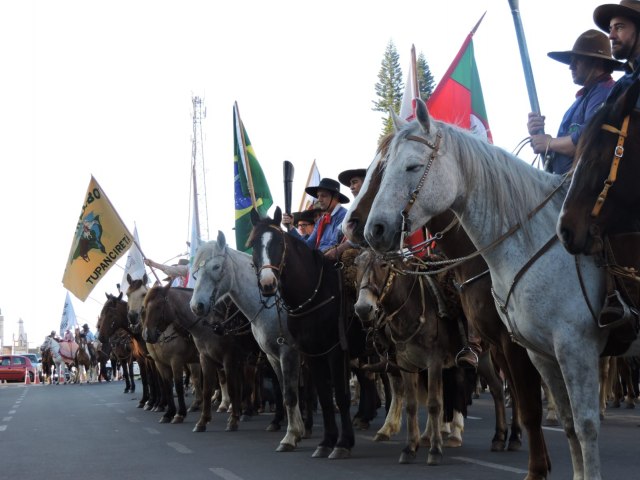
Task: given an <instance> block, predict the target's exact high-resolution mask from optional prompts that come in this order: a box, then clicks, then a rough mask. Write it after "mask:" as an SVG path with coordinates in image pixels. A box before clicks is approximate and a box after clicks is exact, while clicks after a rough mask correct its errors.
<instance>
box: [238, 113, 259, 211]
mask: <svg viewBox="0 0 640 480" xmlns="http://www.w3.org/2000/svg"><path fill="white" fill-rule="evenodd" d="M234 104H235V108H236V115H238V125H239V127H240V143H242V156H243V159H242V160H243V163H244V171H245V173H246V174H247V186H248V187H249V194H250V195H251V204H252V205H253V208H254V209H255V210H256V211H258V202H257V201H256V193H255V192H254V190H253V178H252V176H251V168H249V156H248V155H247V145H246V143H245V139H244V125H243V124H242V119H241V118H240V109H239V108H238V102H234Z"/></svg>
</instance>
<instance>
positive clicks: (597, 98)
mask: <svg viewBox="0 0 640 480" xmlns="http://www.w3.org/2000/svg"><path fill="white" fill-rule="evenodd" d="M638 3H640V2H638ZM547 55H548V56H549V57H550V58H552V59H554V60H557V61H558V62H560V63H564V64H567V65H569V70H571V76H572V77H573V83H575V84H576V85H580V86H582V88H581V89H580V90H578V93H576V99H575V101H574V102H573V104H572V105H571V106H570V107H569V109H568V110H567V111H566V113H565V114H564V118H563V119H562V123H561V124H560V128H559V129H558V134H557V136H556V137H555V138H554V137H553V136H551V135H549V134H545V133H540V132H544V120H545V117H544V116H542V115H540V114H539V113H536V112H530V113H529V118H528V121H527V129H528V130H529V135H531V148H532V149H533V152H534V153H537V154H541V155H545V156H547V160H546V164H545V169H546V170H547V171H549V172H552V173H555V174H558V175H563V174H565V173H567V172H568V171H569V170H570V169H571V166H572V165H573V157H574V155H575V153H576V145H577V144H578V139H579V138H580V135H581V134H582V130H583V128H584V126H585V125H586V124H587V122H588V121H589V119H590V118H591V117H592V116H593V114H594V113H595V112H596V111H597V110H598V109H599V108H600V107H601V106H602V105H603V104H604V102H605V100H606V98H607V95H608V94H609V91H610V90H611V89H612V88H613V85H614V84H615V82H614V80H613V78H611V72H613V70H619V69H621V68H622V64H621V63H620V62H618V61H617V60H614V59H613V58H611V45H610V44H609V40H608V39H607V36H606V35H605V34H603V33H602V32H598V31H597V30H587V31H586V32H584V33H582V34H581V35H580V36H579V37H578V39H577V40H576V42H575V43H574V45H573V49H571V50H569V51H565V52H549V53H548V54H547Z"/></svg>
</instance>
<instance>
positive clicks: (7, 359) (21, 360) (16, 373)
mask: <svg viewBox="0 0 640 480" xmlns="http://www.w3.org/2000/svg"><path fill="white" fill-rule="evenodd" d="M25 371H27V372H29V378H30V380H31V381H32V382H33V381H34V380H35V378H36V369H35V367H34V366H33V364H32V363H31V360H29V359H28V358H27V357H23V356H22V355H2V361H0V380H6V381H7V382H24V376H25Z"/></svg>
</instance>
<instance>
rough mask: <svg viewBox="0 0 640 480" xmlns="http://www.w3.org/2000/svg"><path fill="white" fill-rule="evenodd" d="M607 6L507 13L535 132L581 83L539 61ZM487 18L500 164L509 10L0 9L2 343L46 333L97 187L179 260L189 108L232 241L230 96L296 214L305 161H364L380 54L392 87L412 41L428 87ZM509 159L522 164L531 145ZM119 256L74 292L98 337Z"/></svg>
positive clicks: (279, 3)
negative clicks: (519, 32) (195, 114)
mask: <svg viewBox="0 0 640 480" xmlns="http://www.w3.org/2000/svg"><path fill="white" fill-rule="evenodd" d="M601 3H605V2H601V1H592V0H563V1H557V0H556V1H551V0H520V1H519V6H520V13H521V19H522V24H523V26H524V32H525V36H526V41H527V45H528V50H529V57H530V59H531V66H532V71H533V74H534V79H535V84H536V90H537V94H538V99H539V104H540V110H541V112H542V114H544V115H546V117H547V132H549V133H553V134H555V132H556V131H557V128H558V125H559V124H560V121H561V118H562V115H563V114H564V112H565V110H566V109H567V108H568V107H569V105H570V104H571V103H572V102H573V98H574V94H575V92H576V91H577V89H578V87H577V86H576V85H574V84H573V83H572V80H571V74H570V72H569V69H568V66H566V65H563V64H561V63H558V62H556V61H554V60H551V59H550V58H548V57H547V52H549V51H559V50H560V51H564V50H570V49H571V48H572V46H573V43H574V41H575V39H576V38H577V36H578V35H579V34H580V33H582V32H584V31H585V30H588V29H590V28H595V25H594V23H593V10H594V8H595V7H596V6H598V5H600V4H601ZM612 3H617V2H612ZM485 12H486V16H485V18H484V20H483V22H482V24H481V25H480V27H479V28H478V30H477V32H476V34H475V36H474V48H475V57H476V63H477V66H478V70H479V74H480V79H481V82H482V88H483V93H484V100H485V106H486V110H487V115H488V118H489V124H490V126H491V130H492V133H493V139H494V143H495V144H496V145H499V146H501V147H503V148H504V149H506V150H509V151H513V150H514V149H515V148H516V146H517V145H518V144H519V143H520V142H521V141H522V140H523V139H524V138H526V136H527V130H526V121H527V113H528V112H529V111H530V107H529V99H528V96H527V88H526V84H525V80H524V74H523V69H522V64H521V59H520V54H519V50H518V44H517V39H516V34H515V28H514V22H513V17H512V14H511V9H510V6H509V2H508V0H458V1H456V2H452V1H449V0H438V1H434V0H427V1H425V0H422V1H413V0H394V1H379V0H363V1H358V0H353V1H348V2H347V1H344V0H340V1H338V0H325V1H323V2H304V1H289V0H272V1H270V2H264V1H259V0H245V1H242V2H218V1H204V0H200V1H198V0H180V1H162V0H155V1H148V0H137V1H136V0H128V1H122V0H115V1H110V2H96V1H87V0H80V1H65V0H58V1H55V2H52V1H50V0H21V1H18V0H13V1H6V2H1V3H0V44H1V45H2V46H3V47H2V49H1V50H0V61H1V63H0V65H1V66H2V70H3V72H2V76H1V77H2V80H0V229H1V230H0V268H1V269H2V270H1V272H2V273H1V274H0V311H1V313H2V315H3V316H4V336H5V338H4V344H5V345H7V344H10V343H11V340H12V336H17V334H18V321H19V320H20V319H22V320H23V321H24V328H25V332H26V334H27V338H28V340H29V346H30V347H32V348H33V347H37V346H39V345H40V344H41V343H42V341H43V339H44V336H45V335H47V334H48V333H49V332H50V331H51V330H58V327H59V325H60V319H61V315H62V309H63V306H64V300H65V296H66V290H65V289H64V288H63V286H62V275H63V272H64V269H65V264H66V262H67V258H68V256H69V251H70V248H71V243H72V239H73V233H74V229H75V225H76V221H77V219H78V216H79V214H80V210H81V207H82V201H83V199H84V195H85V193H86V190H87V187H88V185H89V181H90V179H91V175H93V176H94V177H95V178H96V180H97V181H98V182H99V183H100V185H101V187H102V189H103V190H104V192H105V193H106V194H107V196H108V197H109V199H110V200H111V202H112V203H113V205H114V207H115V208H116V210H117V211H118V213H119V214H120V216H121V217H122V219H123V220H124V222H125V223H126V224H127V226H128V228H129V230H130V231H132V232H133V229H134V227H136V228H137V231H138V236H139V239H140V246H141V248H142V251H143V253H144V255H145V256H147V257H149V258H151V259H153V260H155V261H158V262H165V261H167V262H168V263H170V264H171V263H175V260H174V259H175V257H176V256H178V255H180V254H184V253H186V252H187V245H186V241H187V240H188V239H189V204H190V197H189V196H190V183H189V182H190V164H191V148H192V128H193V125H192V97H193V96H198V97H201V98H202V99H203V102H204V105H205V107H206V117H205V118H204V120H203V122H202V133H203V138H204V142H203V152H204V163H205V178H206V185H207V205H208V211H209V215H208V219H207V220H208V237H207V238H205V240H213V239H215V237H216V236H217V232H218V230H220V231H222V232H223V233H224V234H225V236H226V237H227V239H228V241H229V242H230V244H231V245H232V246H234V245H235V237H234V234H233V224H234V208H233V205H234V198H233V104H234V102H236V101H237V102H238V107H239V110H240V114H241V117H242V121H243V122H244V125H245V128H246V130H247V133H248V135H249V137H250V139H251V142H252V144H253V147H254V149H255V152H256V156H257V158H258V161H259V162H260V164H261V166H262V168H263V169H264V171H265V173H266V176H267V180H268V182H269V185H270V187H271V191H272V194H273V196H274V208H275V205H280V206H283V186H282V185H283V182H282V163H283V161H284V160H289V161H291V162H292V163H293V165H294V167H295V177H294V182H293V206H294V208H295V207H297V205H298V204H299V202H300V198H301V196H302V190H303V188H304V186H305V182H306V179H307V175H308V173H309V169H310V166H311V163H312V162H313V160H314V159H315V160H316V162H317V165H318V168H319V171H320V174H321V176H323V177H332V178H337V176H338V173H339V172H341V171H342V170H346V169H351V168H365V167H367V166H368V165H369V163H370V162H371V160H372V159H373V156H374V153H375V149H376V142H377V139H378V137H379V135H380V132H381V127H382V120H383V116H382V114H381V113H380V112H375V111H373V109H372V107H373V102H374V101H375V100H376V99H377V97H376V95H375V89H374V86H375V83H376V82H377V81H378V73H379V71H380V67H381V61H382V59H383V55H384V52H385V49H386V47H387V45H388V43H389V42H390V41H392V42H393V43H394V45H395V47H396V49H397V51H398V53H399V55H400V66H401V68H402V70H403V76H406V73H407V71H408V68H409V63H410V51H411V46H412V45H415V48H416V51H417V53H420V52H422V53H423V54H424V56H425V58H426V60H427V63H428V65H429V67H430V70H431V73H432V74H433V76H434V78H435V80H436V82H438V81H439V80H440V78H441V77H442V75H443V74H444V73H445V71H446V70H447V68H448V67H449V65H450V63H451V62H452V60H453V58H454V57H455V55H456V53H457V52H458V50H459V48H460V46H461V45H462V42H463V41H464V39H465V37H466V36H467V34H468V33H469V32H470V31H471V29H472V28H473V26H474V25H475V24H476V22H477V21H478V20H479V19H480V17H481V16H482V14H483V13H485ZM520 157H521V158H522V159H523V160H524V161H527V162H532V161H533V159H534V155H533V153H532V152H531V150H530V148H529V147H525V148H524V149H523V150H522V151H521V153H520ZM343 193H345V194H347V195H348V194H349V192H348V189H346V188H345V187H343ZM203 221H204V220H203ZM205 231H206V229H205ZM124 261H125V259H124V258H123V259H122V260H121V261H120V262H119V264H118V265H116V266H114V267H113V268H112V269H111V270H110V271H109V273H108V274H107V275H105V277H104V278H103V279H102V280H101V281H100V282H99V283H98V284H97V286H96V287H95V288H94V290H93V292H92V293H91V295H90V296H89V298H88V299H87V300H86V301H85V302H81V301H80V300H78V299H77V298H75V297H74V296H73V295H72V296H71V299H72V304H73V307H74V311H75V313H76V316H77V318H78V322H79V323H80V325H82V324H83V323H88V324H89V325H90V326H91V328H92V329H93V330H95V323H96V320H97V317H98V315H99V312H100V309H101V308H102V304H103V303H104V300H105V293H116V292H117V290H116V284H117V283H119V282H120V280H121V278H122V275H123V269H122V266H123V265H124Z"/></svg>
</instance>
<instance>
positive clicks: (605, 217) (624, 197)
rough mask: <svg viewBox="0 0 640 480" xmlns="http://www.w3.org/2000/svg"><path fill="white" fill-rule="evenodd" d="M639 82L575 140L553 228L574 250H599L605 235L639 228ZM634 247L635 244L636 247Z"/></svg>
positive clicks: (584, 251)
mask: <svg viewBox="0 0 640 480" xmlns="http://www.w3.org/2000/svg"><path fill="white" fill-rule="evenodd" d="M639 96H640V80H636V81H635V82H634V83H633V84H632V85H631V86H630V87H629V88H628V89H627V90H626V91H625V92H623V93H622V95H620V96H619V97H618V98H617V100H615V101H614V102H610V103H607V104H605V106H604V107H602V108H601V109H600V110H599V111H598V112H597V113H596V114H595V115H594V116H593V117H592V119H591V120H590V122H589V124H588V126H587V127H586V128H585V129H584V131H583V133H582V135H581V136H580V142H579V143H578V147H577V148H578V150H577V153H576V157H575V158H576V159H577V160H576V162H575V163H574V169H575V170H574V172H573V175H572V179H571V186H570V187H569V191H568V192H567V196H566V198H565V200H564V204H563V206H562V211H561V212H560V217H559V219H558V225H557V231H558V236H559V237H560V239H561V240H562V243H563V244H564V246H565V248H566V249H567V250H568V251H569V252H570V253H572V254H578V253H584V254H587V255H588V254H593V253H597V252H600V251H601V250H602V247H603V245H602V242H603V239H604V238H605V237H606V236H607V235H611V234H618V233H628V232H638V231H639V228H638V227H639V220H640V214H639V212H640V189H639V188H638V179H640V162H638V155H640V110H638V109H637V101H638V97H639ZM635 248H636V250H637V244H636V245H635Z"/></svg>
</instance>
